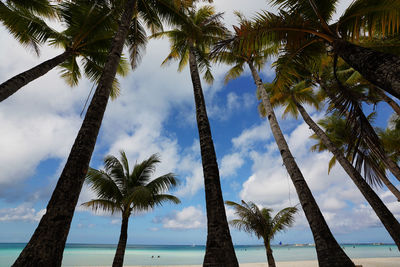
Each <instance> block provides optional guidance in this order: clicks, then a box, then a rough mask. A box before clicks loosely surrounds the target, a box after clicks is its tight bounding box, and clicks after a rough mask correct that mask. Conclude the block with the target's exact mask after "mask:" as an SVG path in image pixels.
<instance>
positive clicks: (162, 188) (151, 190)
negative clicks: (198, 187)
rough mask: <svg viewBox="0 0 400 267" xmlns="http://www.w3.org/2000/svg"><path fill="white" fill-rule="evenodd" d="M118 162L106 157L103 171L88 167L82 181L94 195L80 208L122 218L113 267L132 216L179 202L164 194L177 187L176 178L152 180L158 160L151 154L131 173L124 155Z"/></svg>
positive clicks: (121, 254) (122, 251)
mask: <svg viewBox="0 0 400 267" xmlns="http://www.w3.org/2000/svg"><path fill="white" fill-rule="evenodd" d="M120 154H121V157H120V160H118V159H117V158H116V157H114V156H112V155H109V156H107V157H106V158H105V159H104V170H96V169H92V168H90V169H89V171H88V174H87V176H86V182H87V183H88V184H89V186H90V187H91V188H92V190H93V191H94V192H95V193H96V195H97V196H98V199H92V200H90V201H88V202H85V203H83V204H82V205H83V206H85V207H88V208H91V209H93V210H94V211H97V210H99V209H100V210H103V211H105V212H110V213H111V214H114V213H120V214H121V215H122V224H121V233H120V237H119V242H118V247H117V251H116V253H115V257H114V261H113V265H112V266H113V267H122V265H123V262H124V255H125V248H126V242H127V238H128V222H129V217H130V216H131V214H132V213H134V212H137V211H147V210H149V209H153V208H154V207H156V206H160V205H162V204H163V203H165V202H172V203H175V204H179V203H180V200H179V199H178V198H177V197H175V196H172V195H169V194H165V192H167V191H169V190H170V189H172V188H174V187H175V186H176V185H177V180H176V176H175V175H174V174H173V173H167V174H164V175H162V176H160V177H157V178H154V179H152V178H151V176H152V174H153V173H154V171H155V168H156V165H157V163H160V158H159V157H158V155H157V154H154V155H151V156H150V157H149V158H148V159H146V160H144V161H142V162H141V163H139V164H138V163H136V164H135V165H134V166H133V169H132V170H131V169H130V168H129V164H128V159H127V157H126V155H125V152H123V151H121V153H120Z"/></svg>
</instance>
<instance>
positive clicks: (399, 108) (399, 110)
mask: <svg viewBox="0 0 400 267" xmlns="http://www.w3.org/2000/svg"><path fill="white" fill-rule="evenodd" d="M378 94H379V96H380V97H381V98H382V100H383V101H385V102H386V103H388V105H389V106H390V107H391V108H392V109H393V110H394V112H396V114H397V115H399V116H400V106H399V104H397V102H396V101H394V100H393V99H392V98H390V97H389V96H388V95H387V94H386V93H385V92H384V91H382V90H379V91H378Z"/></svg>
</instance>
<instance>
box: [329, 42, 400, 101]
mask: <svg viewBox="0 0 400 267" xmlns="http://www.w3.org/2000/svg"><path fill="white" fill-rule="evenodd" d="M333 48H334V51H335V52H336V53H337V55H338V56H340V57H341V58H343V59H344V61H346V62H347V64H349V65H350V66H351V67H353V68H354V69H355V70H357V71H358V72H359V73H361V75H362V76H364V78H365V79H367V80H368V81H369V82H371V83H372V84H374V85H376V86H378V87H379V88H381V89H382V90H384V91H387V92H389V93H390V94H391V95H393V96H395V97H397V99H400V57H399V56H396V55H392V54H388V53H383V52H378V51H375V50H372V49H369V48H365V47H362V46H358V45H354V44H352V43H350V42H347V41H343V40H335V41H334V42H333Z"/></svg>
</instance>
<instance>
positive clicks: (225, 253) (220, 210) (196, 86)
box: [189, 47, 239, 267]
mask: <svg viewBox="0 0 400 267" xmlns="http://www.w3.org/2000/svg"><path fill="white" fill-rule="evenodd" d="M189 67H190V75H191V78H192V83H193V92H194V100H195V104H196V120H197V128H198V131H199V139H200V150H201V160H202V164H203V174H204V188H205V194H206V209H207V245H206V254H205V256H204V261H203V266H215V267H218V266H226V267H237V266H239V265H238V261H237V259H236V254H235V250H234V248H233V244H232V238H231V235H230V232H229V226H228V221H227V219H226V213H225V206H224V200H223V197H222V191H221V183H220V177H219V170H218V164H217V157H216V155H215V149H214V143H213V140H212V136H211V129H210V123H209V121H208V116H207V110H206V103H205V100H204V95H203V89H202V87H201V80H200V76H199V71H198V67H197V60H196V56H195V53H194V48H193V47H191V48H190V51H189Z"/></svg>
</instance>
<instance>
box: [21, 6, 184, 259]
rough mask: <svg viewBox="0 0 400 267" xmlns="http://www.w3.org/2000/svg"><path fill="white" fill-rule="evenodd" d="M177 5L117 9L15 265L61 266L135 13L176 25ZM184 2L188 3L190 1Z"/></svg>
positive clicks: (149, 22) (122, 7)
mask: <svg viewBox="0 0 400 267" xmlns="http://www.w3.org/2000/svg"><path fill="white" fill-rule="evenodd" d="M177 2H179V1H176V0H146V1H145V0H142V1H140V3H141V5H139V0H127V1H124V2H123V5H122V6H121V7H118V8H121V9H118V10H119V11H120V12H118V14H121V15H120V16H119V18H120V19H119V20H120V22H119V27H118V30H117V31H116V33H115V35H114V38H113V40H112V42H111V47H110V50H109V53H108V56H107V58H106V60H105V64H104V68H103V71H102V74H101V77H100V78H99V82H98V85H97V88H96V90H95V92H94V95H93V97H92V100H91V102H90V104H89V107H88V110H87V112H86V116H85V118H84V120H83V122H82V126H81V128H80V130H79V132H78V135H77V137H76V139H75V142H74V144H73V146H72V148H71V151H70V154H69V156H68V159H67V162H66V164H65V167H64V169H63V171H62V173H61V175H60V178H59V179H58V182H57V185H56V187H55V189H54V191H53V194H52V196H51V199H50V201H49V203H48V205H47V207H46V213H45V214H44V215H43V217H42V219H41V220H40V222H39V225H38V226H37V228H36V230H35V233H34V234H33V235H32V237H31V239H30V240H29V242H28V244H27V245H26V247H25V248H24V249H23V251H22V252H21V254H20V255H19V257H18V258H17V260H16V261H15V262H14V264H13V266H55V267H56V266H61V262H62V255H63V251H64V247H65V242H66V240H67V236H68V232H69V228H70V225H71V220H72V217H73V214H74V210H75V206H76V204H77V202H78V198H79V193H80V192H81V189H82V185H83V182H84V180H85V176H86V173H87V171H88V168H89V161H90V158H91V156H92V153H93V149H94V146H95V143H96V139H97V135H98V133H99V129H100V126H101V122H102V120H103V116H104V112H105V110H106V107H107V103H108V100H109V97H110V92H111V88H112V84H113V82H114V78H115V75H116V72H117V69H118V64H119V62H120V58H121V53H122V49H123V46H124V44H125V43H126V42H127V37H128V33H129V30H130V29H131V28H132V25H131V22H132V21H133V22H135V21H137V20H135V19H134V18H135V17H134V14H135V10H136V11H138V7H139V6H140V7H141V8H145V9H144V10H142V11H143V12H142V13H140V12H136V17H138V15H140V18H143V20H144V21H145V23H146V24H149V25H152V23H151V22H152V20H155V16H156V15H159V16H160V17H161V18H163V19H165V20H166V21H169V22H173V21H174V16H176V13H174V12H175V11H176V7H175V5H174V3H177ZM112 3H115V4H122V3H121V2H120V1H116V2H114V1H112ZM183 3H184V4H186V3H188V1H184V2H183ZM115 8H117V7H115ZM148 10H151V11H154V12H153V13H151V14H152V15H149V16H143V14H149V13H147V11H148ZM150 18H152V20H150ZM132 19H133V20H132ZM156 29H157V27H156ZM134 40H135V39H134ZM136 47H137V46H136V43H135V44H133V48H135V49H132V50H131V52H134V51H137V49H136ZM139 51H140V50H139ZM131 60H132V59H131Z"/></svg>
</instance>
